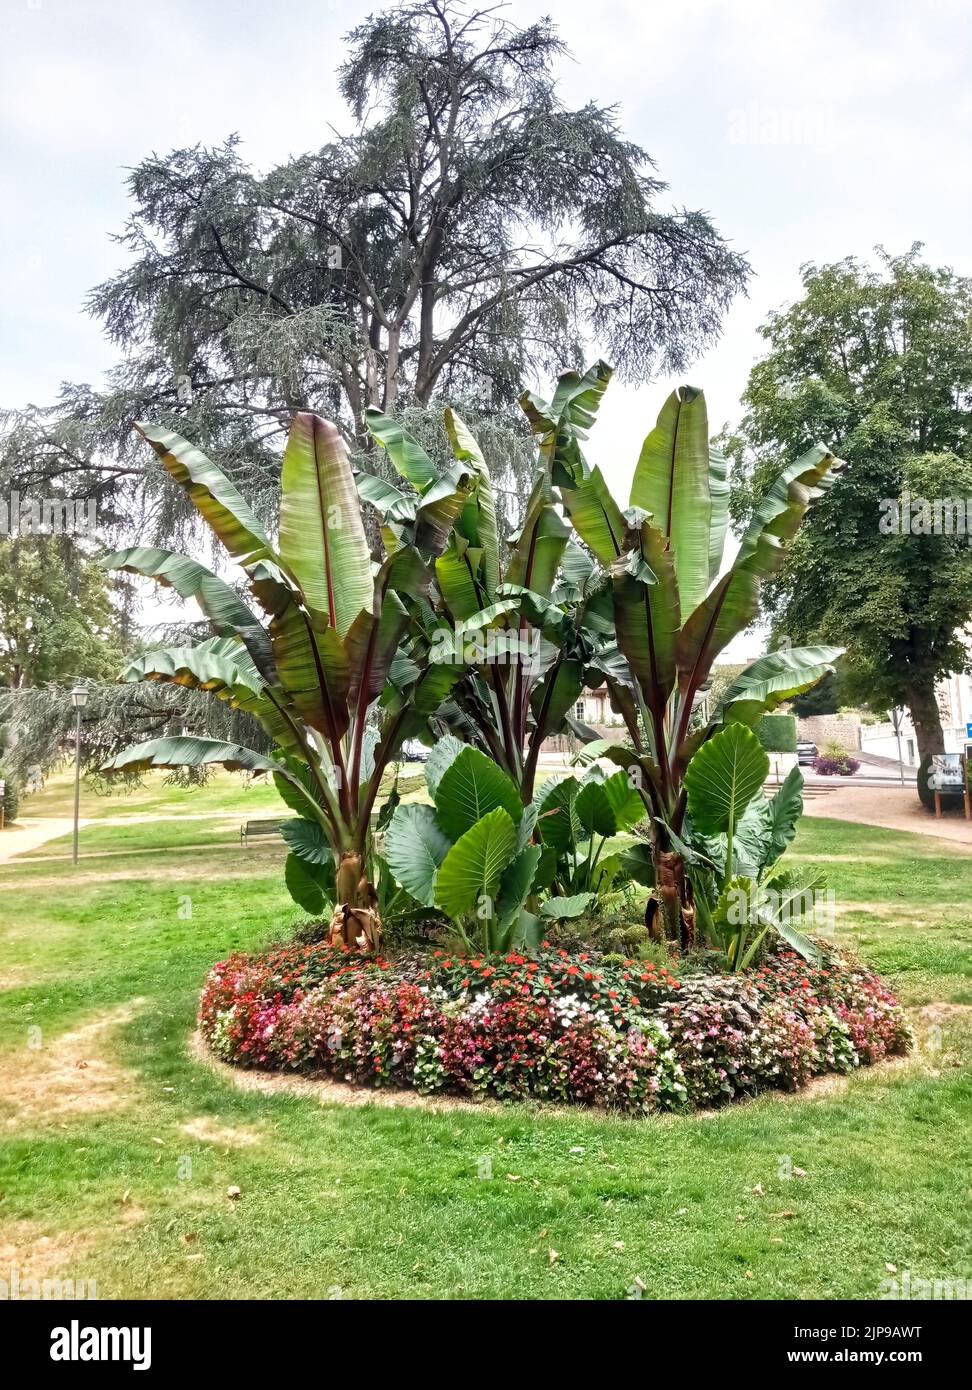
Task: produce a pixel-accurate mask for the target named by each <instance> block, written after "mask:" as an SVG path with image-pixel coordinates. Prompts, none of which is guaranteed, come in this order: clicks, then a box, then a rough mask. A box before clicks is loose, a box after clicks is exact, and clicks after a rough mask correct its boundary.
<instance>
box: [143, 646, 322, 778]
mask: <svg viewBox="0 0 972 1390" xmlns="http://www.w3.org/2000/svg"><path fill="white" fill-rule="evenodd" d="M120 679H121V680H123V681H126V682H134V681H142V680H147V681H165V682H167V683H169V684H172V685H183V686H187V687H191V688H193V689H199V690H208V691H209V692H210V693H211V694H213V695H215V696H216V697H217V698H218V699H220V700H226V701H228V703H229V704H231V705H232V706H233V708H234V709H241V710H244V711H245V712H246V713H247V714H251V715H252V716H253V717H254V719H258V720H259V721H260V723H261V724H262V725H263V727H264V729H265V730H266V732H267V734H268V735H269V736H270V738H271V739H273V741H274V742H275V743H277V744H279V746H280V747H281V748H283V749H286V750H288V751H291V752H292V751H296V750H298V749H300V746H301V745H300V739H299V737H298V735H297V732H296V730H295V726H294V719H293V717H292V715H291V712H290V710H289V702H288V699H287V696H286V694H285V693H284V691H283V690H281V689H280V688H279V687H276V688H272V687H270V686H268V685H266V684H265V683H264V681H263V680H262V678H261V676H260V673H259V672H258V671H257V669H256V666H255V665H254V664H253V662H252V660H251V658H250V655H249V653H248V652H247V650H246V648H245V647H244V646H242V645H241V643H239V642H238V641H236V639H235V638H232V637H214V638H211V639H210V640H209V641H208V642H200V643H199V644H198V645H197V646H195V647H166V648H162V649H161V650H156V651H150V652H143V653H142V654H141V655H140V656H137V657H135V659H134V660H133V661H131V662H129V664H128V666H127V667H126V668H125V670H124V671H123V672H122V675H121V677H120Z"/></svg>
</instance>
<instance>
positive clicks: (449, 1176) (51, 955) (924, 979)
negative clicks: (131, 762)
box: [0, 779, 972, 1299]
mask: <svg viewBox="0 0 972 1390" xmlns="http://www.w3.org/2000/svg"><path fill="white" fill-rule="evenodd" d="M57 794H58V789H57V788H56V787H55V788H54V789H52V790H51V791H50V792H45V793H44V796H45V797H48V798H49V804H48V805H45V806H43V807H41V806H40V805H39V804H38V803H37V800H36V799H34V800H32V801H31V802H30V803H28V805H27V807H26V808H25V810H26V812H27V814H46V815H55V814H63V806H60V805H57V804H56V800H55V798H56V795H57ZM60 794H61V795H62V798H63V789H62V791H61V793H60ZM139 796H140V797H142V798H143V800H142V804H140V805H136V804H135V802H132V801H125V800H122V799H121V798H119V799H117V800H115V799H112V800H111V801H109V802H107V803H105V802H102V803H101V809H104V810H107V814H106V815H105V816H104V818H103V819H102V822H101V824H99V825H98V826H92V827H89V828H88V829H86V830H85V831H84V832H83V836H82V852H84V851H85V850H87V851H88V852H89V853H92V854H93V853H97V854H98V856H99V857H97V858H91V859H89V860H88V862H87V863H86V864H83V865H82V866H81V869H80V871H79V872H78V873H77V875H76V874H75V873H74V871H73V870H72V868H71V865H70V863H69V862H65V861H63V860H51V859H49V858H45V855H50V854H52V853H55V854H56V853H62V852H64V851H65V849H66V846H65V845H64V844H60V845H49V846H46V847H45V849H43V850H41V851H38V852H37V853H36V854H35V855H34V856H31V857H29V858H27V859H25V860H23V861H21V862H19V863H17V864H14V865H8V866H7V867H6V868H0V986H2V993H0V1096H2V1097H3V1100H2V1102H0V1194H2V1195H0V1254H2V1255H3V1262H4V1263H10V1262H11V1261H13V1262H14V1263H17V1264H18V1265H19V1267H20V1270H21V1278H25V1277H27V1276H28V1275H30V1274H31V1273H36V1274H37V1275H38V1276H39V1277H43V1276H45V1275H51V1274H61V1275H64V1276H68V1277H75V1278H95V1279H96V1280H97V1283H98V1292H99V1295H100V1296H101V1297H113V1296H114V1297H132V1296H134V1297H152V1296H171V1297H183V1298H205V1297H220V1298H226V1297H230V1298H232V1297H262V1296H271V1297H296V1296H303V1297H307V1296H309V1297H327V1296H328V1292H329V1290H336V1289H340V1290H341V1291H342V1292H343V1295H344V1296H345V1297H387V1298H396V1297H422V1298H447V1297H460V1298H461V1297H466V1298H517V1297H520V1298H538V1297H539V1298H543V1297H568V1298H605V1299H621V1298H624V1297H625V1296H626V1291H627V1290H629V1289H630V1288H631V1287H632V1286H633V1284H634V1281H635V1279H636V1278H639V1279H640V1280H641V1281H642V1283H643V1284H644V1285H645V1287H646V1290H647V1294H646V1296H649V1297H664V1298H672V1297H682V1298H685V1297H706V1296H709V1297H717V1298H826V1297H848V1298H873V1297H876V1296H877V1294H878V1291H879V1285H880V1281H881V1280H882V1279H883V1278H885V1277H886V1270H885V1265H886V1264H887V1263H890V1264H894V1265H896V1266H897V1268H898V1269H899V1270H900V1271H903V1270H905V1269H908V1270H910V1271H911V1274H912V1277H913V1278H936V1277H938V1278H942V1277H949V1276H951V1277H968V1276H969V1275H972V1233H970V1228H972V1219H970V1213H972V1176H970V1170H969V1152H970V1137H972V1123H970V1115H972V1077H970V1068H969V1063H970V1060H972V1025H970V1023H969V1015H970V1014H972V1009H970V1008H969V1006H970V1005H972V949H970V948H972V856H964V857H963V856H959V855H957V854H956V853H955V852H954V850H953V849H952V848H951V847H949V846H948V845H945V844H943V843H942V842H939V841H936V840H932V839H926V838H923V837H920V836H916V835H907V834H900V833H894V832H888V831H880V830H871V829H867V828H865V827H859V826H849V825H846V824H843V823H841V822H839V821H828V820H824V819H807V820H805V821H804V823H803V827H802V829H801V832H800V835H799V837H798V840H797V844H796V846H795V851H794V852H795V853H796V854H798V855H800V856H803V857H805V858H806V859H808V860H809V861H812V862H814V863H820V864H822V865H823V866H825V867H826V869H827V872H828V874H829V876H830V882H831V885H832V887H833V888H834V890H835V893H836V901H837V907H838V913H839V932H840V936H841V937H842V938H843V939H844V940H846V941H847V942H848V943H854V944H856V945H858V946H859V949H860V951H861V953H862V954H863V955H864V956H865V957H866V958H867V959H868V960H869V961H871V962H873V963H874V964H875V965H877V966H879V967H880V968H881V969H883V970H884V971H885V972H887V973H888V974H889V975H890V976H891V977H892V978H893V979H894V981H895V983H896V985H897V987H898V989H899V991H900V993H901V995H902V997H903V999H904V1000H905V1001H906V1002H907V1003H908V1004H909V1005H912V1006H914V1009H915V1013H914V1021H915V1025H916V1028H917V1031H918V1036H919V1042H920V1044H921V1046H920V1048H919V1051H918V1053H917V1054H916V1056H915V1057H914V1058H913V1059H910V1060H909V1061H907V1062H905V1063H897V1064H894V1065H892V1066H889V1067H886V1068H878V1069H876V1070H874V1071H869V1072H863V1073H861V1074H859V1075H857V1076H855V1077H853V1078H851V1079H850V1080H849V1081H848V1082H847V1083H846V1084H845V1083H843V1082H841V1081H836V1082H833V1083H830V1082H829V1081H827V1082H825V1083H824V1084H823V1085H821V1086H819V1087H818V1088H817V1089H816V1090H814V1091H813V1092H812V1093H810V1094H808V1095H805V1096H803V1097H800V1096H797V1097H783V1096H767V1097H764V1098H761V1099H759V1100H756V1101H754V1102H749V1103H746V1104H743V1105H737V1106H735V1107H733V1108H731V1109H728V1110H724V1111H720V1112H718V1113H715V1114H703V1115H694V1116H693V1115H688V1116H667V1117H662V1118H657V1119H651V1120H628V1119H623V1118H614V1117H606V1116H602V1115H594V1114H589V1113H584V1112H581V1111H571V1112H562V1111H561V1112H556V1111H549V1110H548V1111H544V1110H537V1109H535V1108H533V1107H529V1106H516V1107H507V1108H505V1109H485V1108H484V1109H469V1108H455V1109H443V1110H441V1111H439V1112H437V1113H433V1112H431V1111H429V1110H425V1109H403V1108H382V1107H379V1106H371V1105H369V1106H365V1107H361V1108H345V1107H343V1106H327V1107H322V1106H321V1105H320V1104H319V1103H318V1102H317V1101H316V1100H315V1099H313V1098H307V1097H305V1096H295V1095H289V1094H283V1093H277V1094H273V1095H266V1094H262V1093H258V1092H254V1091H244V1090H241V1089H238V1088H237V1086H236V1085H234V1084H232V1083H230V1082H228V1081H227V1080H225V1079H224V1078H223V1077H222V1076H220V1075H217V1074H216V1073H215V1072H214V1071H212V1070H210V1068H209V1067H208V1066H207V1065H205V1064H203V1063H202V1062H200V1061H198V1060H196V1059H195V1058H194V1057H193V1056H192V1055H191V1054H190V1052H189V1051H188V1050H187V1041H188V1038H189V1035H190V1033H191V1031H192V1028H193V1019H194V1012H195V1004H196V997H197V993H198V989H199V986H200V983H201V980H202V978H203V975H204V974H205V971H206V969H207V967H208V966H209V965H210V964H211V963H212V962H213V961H214V960H215V959H217V958H219V957H221V956H223V955H225V954H226V953H227V952H229V951H231V950H234V949H237V948H240V947H251V946H253V947H255V946H259V945H263V944H265V943H267V942H269V941H270V940H272V939H274V938H275V937H278V936H280V935H283V934H285V933H286V932H287V930H288V928H289V927H290V925H291V924H292V923H293V921H294V920H295V913H294V908H293V906H292V904H291V903H290V901H289V899H288V897H287V895H286V892H285V890H284V888H283V883H282V878H281V872H280V869H281V863H282V846H278V845H273V844H271V845H261V846H260V847H259V848H256V849H253V850H251V851H248V852H246V853H244V852H242V851H241V850H240V849H239V846H238V840H237V843H235V844H234V842H233V841H234V837H237V833H238V823H239V819H241V818H246V816H247V815H248V814H249V813H250V811H251V809H252V808H253V807H254V806H256V807H257V809H256V814H272V813H273V812H274V811H275V810H276V806H275V804H274V800H273V797H272V794H271V795H266V797H265V799H264V793H263V792H262V791H258V789H257V788H250V789H248V790H246V791H241V790H240V787H239V780H238V779H232V780H231V779H227V781H226V782H225V783H224V782H222V781H220V782H219V783H217V784H215V785H214V786H212V787H209V788H206V789H204V790H203V791H202V792H188V793H181V792H172V791H171V790H170V791H164V790H162V789H160V788H158V787H156V786H153V787H150V788H148V789H147V790H146V792H145V793H139ZM257 801H259V805H258V806H257ZM52 806H53V807H54V809H51V807H52ZM109 808H110V809H109ZM162 808H164V809H165V810H166V811H167V812H170V813H171V812H172V811H175V812H178V811H179V810H182V811H183V812H184V813H188V814H192V813H194V812H199V811H203V810H205V811H225V812H226V816H225V818H224V819H215V820H210V821H197V822H191V821H188V820H185V819H182V820H174V821H169V822H163V823H161V824H159V825H155V826H152V825H151V824H128V825H122V824H118V825H114V826H112V825H111V824H110V821H111V819H112V818H113V817H114V816H116V815H118V814H121V813H124V812H126V811H127V812H128V813H134V812H138V813H141V812H142V811H145V810H155V809H162ZM160 844H161V845H164V846H165V847H166V848H165V850H164V852H154V853H153V852H149V851H150V849H151V847H152V846H153V845H154V846H159V845H160ZM192 846H196V847H192ZM190 907H191V917H190V916H189V915H188V912H189V909H190ZM32 1029H39V1030H40V1039H39V1040H40V1043H41V1045H40V1046H39V1047H38V1046H37V1043H38V1035H37V1033H36V1032H32V1031H31V1030H32ZM71 1034H77V1035H78V1036H77V1037H74V1038H72V1037H71V1036H70V1035H71ZM66 1035H67V1036H66ZM79 1062H86V1063H87V1065H86V1066H84V1067H79V1066H78V1065H77V1064H78V1063H79ZM486 1160H488V1164H487V1163H486V1162H485V1161H486ZM793 1165H795V1166H796V1167H798V1168H801V1169H803V1170H804V1171H805V1173H806V1176H805V1177H787V1176H786V1174H787V1173H788V1172H790V1170H791V1168H792V1166H793ZM489 1166H491V1170H492V1177H491V1178H486V1177H482V1176H480V1172H481V1171H485V1170H486V1169H487V1167H489ZM231 1185H232V1186H235V1187H239V1188H240V1189H241V1195H240V1196H239V1198H238V1199H236V1200H231V1199H230V1198H229V1197H228V1196H227V1195H226V1190H227V1187H229V1186H231ZM758 1185H761V1186H762V1195H759V1194H758V1193H754V1192H753V1188H754V1187H757V1186H758ZM551 1251H556V1252H557V1256H556V1258H552V1257H551V1254H550V1252H551Z"/></svg>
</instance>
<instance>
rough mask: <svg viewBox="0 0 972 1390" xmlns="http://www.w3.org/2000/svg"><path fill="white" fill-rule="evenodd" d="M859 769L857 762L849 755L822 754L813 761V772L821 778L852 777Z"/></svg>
mask: <svg viewBox="0 0 972 1390" xmlns="http://www.w3.org/2000/svg"><path fill="white" fill-rule="evenodd" d="M859 767H860V763H859V762H858V760H857V759H856V758H852V757H851V756H850V754H849V753H838V754H834V755H833V756H831V755H829V754H824V755H822V756H821V757H819V758H814V760H813V769H814V771H815V772H819V773H820V775H821V776H822V777H852V776H853V775H854V773H855V772H856V771H857V770H858V768H859Z"/></svg>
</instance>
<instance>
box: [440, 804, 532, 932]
mask: <svg viewBox="0 0 972 1390" xmlns="http://www.w3.org/2000/svg"><path fill="white" fill-rule="evenodd" d="M515 851H516V826H515V825H514V824H513V821H512V819H511V818H510V816H509V815H508V814H507V812H506V811H505V810H504V809H503V807H502V806H497V807H496V808H495V809H494V810H492V811H490V812H489V813H488V814H487V815H485V816H483V817H482V819H481V820H478V821H476V823H475V824H474V825H472V826H470V828H469V829H468V830H467V831H466V832H465V834H464V835H461V836H460V837H459V839H458V840H457V841H456V842H455V844H454V845H453V846H452V848H451V849H450V850H449V852H448V854H447V855H446V857H445V859H444V860H443V861H442V865H441V867H440V869H439V872H438V874H437V875H436V882H435V905H436V907H439V908H441V909H442V911H443V912H445V913H446V914H447V915H448V916H449V917H464V916H466V915H467V914H468V913H471V912H474V911H476V910H477V909H480V910H483V909H484V910H486V911H487V912H492V911H493V910H494V907H495V898H496V893H497V889H498V888H499V885H500V880H501V879H502V876H503V873H504V871H505V869H506V868H507V866H508V865H509V863H510V861H511V859H512V858H513V855H514V853H515Z"/></svg>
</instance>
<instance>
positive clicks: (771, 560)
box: [733, 444, 844, 575]
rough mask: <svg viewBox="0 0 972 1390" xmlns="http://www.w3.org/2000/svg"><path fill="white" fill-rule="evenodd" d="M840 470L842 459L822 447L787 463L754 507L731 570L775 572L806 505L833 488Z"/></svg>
mask: <svg viewBox="0 0 972 1390" xmlns="http://www.w3.org/2000/svg"><path fill="white" fill-rule="evenodd" d="M843 467H844V464H843V460H841V459H838V458H837V457H836V456H835V455H834V454H832V453H831V452H830V450H829V449H828V448H827V447H826V446H825V445H823V444H815V445H814V446H813V448H812V449H808V451H807V452H806V453H805V454H804V455H803V456H802V457H801V458H798V459H795V460H794V461H793V462H792V463H790V464H788V465H787V466H786V468H784V470H783V472H782V473H781V474H780V476H779V477H778V478H777V480H776V482H775V483H774V484H773V486H772V487H771V488H770V490H769V491H768V492H767V494H766V496H765V497H764V498H763V500H762V501H761V502H760V504H759V506H758V507H757V508H756V511H755V512H754V514H753V519H752V521H751V522H750V523H749V526H748V527H747V528H746V532H745V534H744V535H743V538H742V542H741V544H740V546H739V551H738V554H737V555H736V558H735V560H734V562H733V564H734V567H737V568H738V567H739V566H742V565H745V566H746V567H747V568H749V569H751V570H753V571H754V572H755V573H757V574H760V575H768V574H773V573H775V572H776V570H777V569H779V566H780V563H781V561H782V558H783V545H784V543H785V542H786V541H788V540H791V539H792V538H793V536H795V535H796V533H797V531H798V530H799V528H800V522H801V521H802V520H803V518H804V516H805V515H806V511H807V508H808V507H809V505H810V503H811V502H812V501H814V500H815V499H816V498H818V497H820V496H821V495H822V494H823V493H824V492H826V491H828V490H829V489H830V488H831V487H832V486H833V484H834V482H835V481H836V477H837V473H838V472H839V471H840V470H841V469H842V468H843Z"/></svg>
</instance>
